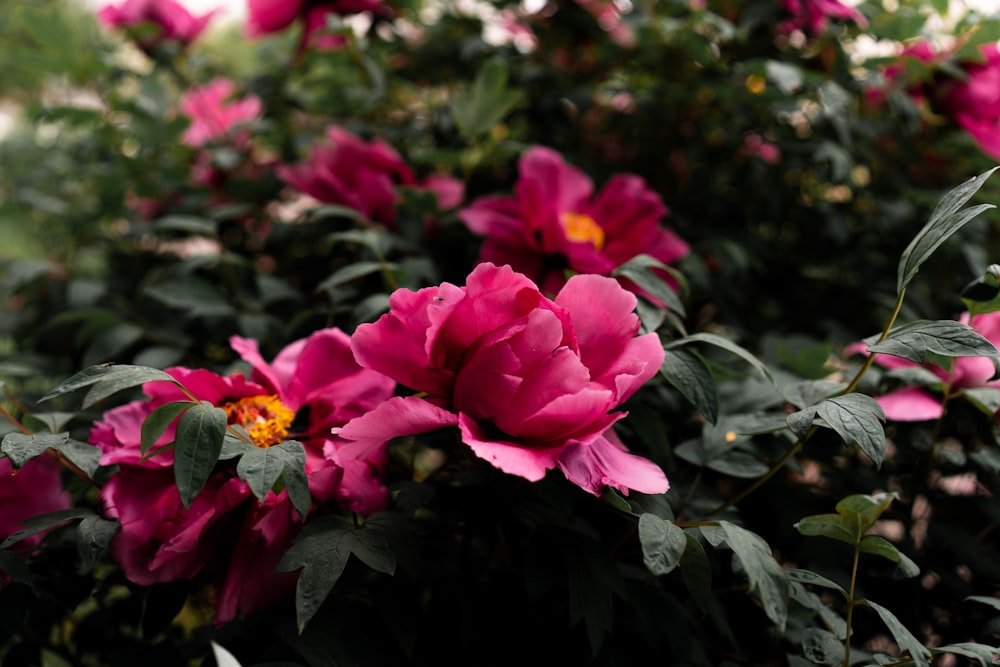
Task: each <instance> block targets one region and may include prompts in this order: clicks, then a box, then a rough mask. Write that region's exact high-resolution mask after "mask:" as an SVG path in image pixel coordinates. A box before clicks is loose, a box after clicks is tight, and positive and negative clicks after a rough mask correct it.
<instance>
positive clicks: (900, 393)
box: [875, 387, 944, 422]
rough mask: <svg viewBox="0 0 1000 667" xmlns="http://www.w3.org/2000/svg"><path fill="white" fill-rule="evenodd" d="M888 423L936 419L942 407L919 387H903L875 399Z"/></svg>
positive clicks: (942, 412) (941, 412)
mask: <svg viewBox="0 0 1000 667" xmlns="http://www.w3.org/2000/svg"><path fill="white" fill-rule="evenodd" d="M875 400H876V401H878V404H879V405H880V406H881V407H882V412H884V413H885V418H886V419H887V420H889V421H898V422H917V421H925V420H929V419H938V418H939V417H941V415H942V414H944V406H943V405H942V404H941V401H939V400H937V399H936V398H934V397H933V396H931V395H930V394H928V393H927V392H926V391H924V390H923V389H921V388H919V387H904V388H902V389H897V390H896V391H893V392H889V393H888V394H886V395H884V396H878V397H876V398H875Z"/></svg>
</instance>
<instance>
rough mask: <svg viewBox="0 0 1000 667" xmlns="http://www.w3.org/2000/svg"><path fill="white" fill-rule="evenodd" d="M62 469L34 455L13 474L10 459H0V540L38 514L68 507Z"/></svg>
mask: <svg viewBox="0 0 1000 667" xmlns="http://www.w3.org/2000/svg"><path fill="white" fill-rule="evenodd" d="M61 473H62V466H60V465H59V463H58V462H57V461H56V460H55V459H53V458H50V457H48V456H44V455H43V456H36V457H35V458H33V459H31V460H29V461H27V462H26V463H25V464H24V466H23V467H22V468H21V469H20V470H18V471H16V472H15V471H14V468H13V466H12V465H11V463H10V459H7V458H2V459H0V507H3V512H0V541H3V540H4V539H6V538H7V537H8V536H10V535H11V534H12V533H16V532H17V531H18V530H20V529H21V528H22V527H23V526H21V522H22V521H25V520H27V519H30V518H32V517H35V516H38V515H40V514H48V513H49V512H58V511H59V510H65V509H69V508H70V505H71V503H70V497H69V494H68V493H66V491H65V490H64V489H63V486H62V475H61ZM43 535H44V533H38V534H35V535H31V536H30V537H26V538H25V539H23V540H21V542H19V544H20V545H22V546H25V547H32V546H35V545H36V544H38V543H39V542H40V541H41V539H42V537H43Z"/></svg>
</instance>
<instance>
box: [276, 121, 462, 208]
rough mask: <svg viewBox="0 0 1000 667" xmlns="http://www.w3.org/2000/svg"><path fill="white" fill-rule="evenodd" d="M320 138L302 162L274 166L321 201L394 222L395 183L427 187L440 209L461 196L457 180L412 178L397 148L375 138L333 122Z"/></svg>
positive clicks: (456, 200) (281, 174)
mask: <svg viewBox="0 0 1000 667" xmlns="http://www.w3.org/2000/svg"><path fill="white" fill-rule="evenodd" d="M326 137H327V139H328V143H325V144H319V145H317V146H316V147H315V148H314V149H313V150H312V152H311V153H310V154H309V156H308V157H307V158H306V159H305V161H303V162H299V163H298V164H294V165H282V166H279V167H278V168H277V173H278V176H279V177H280V178H281V179H282V180H284V181H285V182H286V183H288V184H289V185H290V186H292V187H293V188H295V189H296V190H298V191H300V192H303V193H305V194H307V195H310V196H311V197H314V198H315V199H317V200H319V201H321V202H325V203H327V204H339V205H342V206H347V207H349V208H353V209H354V210H356V211H358V212H359V213H361V214H362V215H364V216H365V217H366V218H367V219H369V220H372V221H375V222H379V223H382V224H384V225H389V226H391V225H392V224H393V223H394V222H395V221H396V204H397V203H398V202H399V199H400V197H399V193H398V192H397V190H396V188H397V186H410V187H415V188H419V189H425V190H429V191H431V192H433V193H435V194H436V195H437V197H438V202H439V205H440V206H441V208H451V207H453V206H457V205H458V204H459V203H461V201H462V197H463V195H464V185H463V184H462V182H461V181H458V180H457V179H454V178H451V177H448V176H444V175H441V174H436V175H432V176H430V177H428V178H427V179H425V180H423V181H420V182H417V180H416V178H415V177H414V174H413V171H412V170H411V169H410V167H409V166H407V164H406V163H405V162H404V161H403V158H402V157H400V155H399V153H397V152H396V150H395V149H394V148H393V147H392V146H390V145H389V144H387V143H386V142H385V141H383V140H381V139H375V140H373V141H371V142H366V141H365V140H364V139H362V138H361V137H358V136H357V135H355V134H352V133H351V132H348V131H347V130H345V129H343V128H341V127H337V126H331V127H329V128H327V130H326Z"/></svg>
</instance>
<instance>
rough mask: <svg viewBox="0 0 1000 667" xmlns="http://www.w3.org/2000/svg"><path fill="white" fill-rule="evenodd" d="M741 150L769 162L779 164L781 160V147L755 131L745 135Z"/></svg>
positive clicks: (745, 153)
mask: <svg viewBox="0 0 1000 667" xmlns="http://www.w3.org/2000/svg"><path fill="white" fill-rule="evenodd" d="M740 152H741V153H743V154H744V155H752V156H754V157H758V158H760V159H761V160H763V161H764V162H766V163H767V164H778V162H780V161H781V149H780V148H778V147H777V146H776V145H775V144H773V143H771V142H770V141H767V140H766V139H764V137H762V136H760V135H759V134H756V133H754V132H750V133H747V134H745V135H743V147H742V149H741V150H740Z"/></svg>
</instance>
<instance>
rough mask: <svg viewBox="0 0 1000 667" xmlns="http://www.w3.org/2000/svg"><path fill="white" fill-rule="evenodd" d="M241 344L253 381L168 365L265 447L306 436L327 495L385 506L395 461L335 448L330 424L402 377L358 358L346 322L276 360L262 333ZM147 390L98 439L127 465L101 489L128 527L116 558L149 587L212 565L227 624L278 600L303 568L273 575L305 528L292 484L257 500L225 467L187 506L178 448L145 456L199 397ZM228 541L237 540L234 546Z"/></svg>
mask: <svg viewBox="0 0 1000 667" xmlns="http://www.w3.org/2000/svg"><path fill="white" fill-rule="evenodd" d="M231 343H232V346H233V349H234V350H236V351H237V352H238V353H239V354H240V355H241V356H242V357H243V359H244V360H245V361H246V362H248V363H249V364H250V366H251V368H252V369H253V372H252V375H251V378H250V379H247V378H245V377H244V376H242V375H232V376H228V377H222V376H219V375H216V374H215V373H211V372H209V371H207V370H189V369H185V368H172V369H169V370H168V371H167V372H168V373H169V374H170V375H171V376H173V377H174V378H176V379H177V380H178V381H179V382H180V383H181V384H183V385H184V386H185V387H186V388H187V389H188V391H190V392H191V393H192V394H193V395H194V396H195V397H196V398H197V399H198V400H200V401H208V402H209V403H211V404H213V405H216V406H218V407H221V408H222V409H223V410H225V412H226V413H227V414H228V415H229V423H231V424H239V425H240V426H243V427H244V428H245V429H246V430H247V432H248V433H249V434H250V436H251V438H252V439H253V440H254V442H255V444H257V446H259V447H270V446H272V445H276V444H278V443H281V442H283V441H285V440H293V439H294V440H297V441H299V442H301V443H302V444H303V446H304V447H305V450H306V464H305V471H306V475H307V479H308V483H309V490H310V492H311V494H312V496H313V499H314V500H315V501H316V502H320V503H323V502H327V501H334V502H336V503H337V504H338V505H340V506H341V507H344V508H345V509H348V510H351V511H357V512H362V513H365V514H369V513H371V512H375V511H378V510H381V509H383V508H384V507H385V506H386V503H387V497H386V489H385V486H384V484H383V481H382V475H383V474H384V471H385V466H386V465H387V461H384V460H381V459H373V458H359V457H352V456H349V455H345V454H344V453H342V452H340V451H339V450H338V449H337V448H336V447H334V446H330V447H327V445H328V444H330V442H331V440H332V435H331V434H330V429H331V428H333V427H335V426H341V425H343V424H345V423H346V422H347V421H349V420H350V419H352V418H354V417H358V416H359V415H362V414H364V413H365V412H367V411H368V410H370V409H371V408H373V407H374V406H375V405H376V404H378V403H380V402H381V401H383V400H385V399H386V398H388V397H389V396H390V395H391V393H392V391H393V388H394V387H395V383H394V382H393V381H392V380H390V379H389V378H387V377H385V376H383V375H381V374H379V373H376V372H373V371H370V370H367V369H364V368H361V367H360V366H358V364H357V363H356V362H355V361H354V357H353V355H352V353H351V349H350V342H349V338H348V336H347V335H346V334H344V333H343V332H342V331H340V330H338V329H323V330H321V331H317V332H315V333H313V334H312V335H311V336H309V337H308V338H305V339H302V340H299V341H296V342H294V343H292V344H291V345H289V346H288V347H286V348H285V349H283V350H282V351H281V352H280V353H279V354H278V356H277V357H275V359H274V361H272V362H271V363H270V364H268V363H267V362H265V361H264V359H263V358H262V357H261V355H260V353H259V351H258V349H257V344H256V342H254V341H252V340H248V339H245V338H239V337H235V336H234V337H233V338H232V339H231ZM143 389H144V391H145V393H146V394H147V395H148V396H149V399H148V400H142V401H134V402H132V403H128V404H126V405H124V406H121V407H118V408H114V409H112V410H109V411H108V412H107V413H105V415H104V417H103V418H102V420H101V421H99V422H97V424H95V426H94V429H93V430H92V431H91V434H90V442H92V443H93V444H95V445H97V446H98V447H99V448H100V449H101V452H102V456H101V463H102V465H111V464H117V465H118V466H119V470H118V472H117V473H116V474H115V475H114V476H112V478H111V479H110V480H109V481H108V482H107V483H106V484H105V485H104V487H103V488H102V490H101V500H102V501H103V503H104V506H105V510H106V513H107V515H108V516H109V517H111V518H115V519H118V521H119V522H120V524H121V529H120V530H119V532H118V533H117V534H116V535H115V537H114V539H113V540H112V542H111V553H112V555H113V557H114V558H115V560H116V561H117V562H118V563H119V564H120V565H121V567H122V569H123V571H124V572H125V575H126V576H127V577H128V578H129V579H130V580H131V581H133V582H135V583H137V584H139V585H143V586H146V585H151V584H154V583H161V582H167V581H175V580H178V579H189V578H191V577H194V576H195V575H197V574H199V573H200V572H203V571H204V572H206V573H208V574H210V575H211V576H212V577H213V578H214V580H215V581H216V585H217V590H218V606H217V609H216V621H217V622H219V623H222V622H225V621H229V620H231V619H233V618H235V617H236V616H237V614H240V613H243V614H249V613H252V612H253V611H257V610H260V609H263V608H265V607H267V606H268V605H269V604H271V603H272V602H274V601H276V600H277V599H279V598H280V597H282V596H284V595H285V594H287V593H288V592H289V591H290V590H291V589H292V588H293V587H294V582H295V575H294V574H290V573H286V574H275V573H274V568H275V566H276V565H277V563H278V560H279V559H280V558H281V556H282V554H283V553H284V551H285V549H286V548H287V547H288V546H289V545H290V543H291V540H292V539H294V537H295V535H296V534H297V532H298V529H299V528H298V527H299V525H300V524H299V522H298V521H297V520H296V517H297V512H296V510H295V509H294V507H293V506H292V503H291V501H290V500H289V498H288V493H287V491H286V490H282V491H281V492H280V493H277V494H275V493H273V492H272V493H269V494H268V495H267V496H266V497H265V499H264V500H263V501H258V500H257V499H256V497H255V496H254V495H253V493H252V492H251V491H250V488H249V486H248V485H247V484H246V482H244V481H242V480H240V479H239V478H238V477H237V476H236V474H235V472H234V470H233V469H232V468H231V467H229V468H227V467H223V468H222V469H221V470H219V471H218V472H216V473H215V474H213V475H212V476H211V477H210V478H209V480H208V482H207V483H206V484H205V487H204V489H203V490H202V491H201V493H199V494H198V496H197V497H196V498H195V499H194V501H193V502H192V504H191V506H190V507H188V508H185V507H184V505H183V504H182V502H181V499H180V494H179V492H178V490H177V486H176V483H175V481H174V471H173V468H172V464H173V452H172V450H167V451H164V452H161V453H159V454H157V455H155V456H152V457H150V458H147V459H143V458H142V452H141V450H140V437H141V428H142V423H143V421H144V420H145V419H146V417H148V416H149V414H150V413H152V412H153V410H154V409H156V408H157V407H158V406H160V405H163V404H165V403H168V402H171V401H178V400H188V399H187V398H186V396H185V395H184V394H183V393H182V392H181V391H180V389H179V388H178V387H176V386H175V385H173V384H170V383H166V382H152V383H147V384H146V385H145V386H144V387H143ZM175 428H176V425H171V426H170V427H169V428H168V429H167V431H166V432H165V433H164V434H163V436H162V437H161V438H160V439H159V441H158V442H157V443H156V445H155V446H157V447H158V446H161V445H165V444H167V443H169V442H172V441H173V439H174V437H175ZM324 449H325V450H326V451H325V452H324ZM222 539H225V540H232V544H229V543H227V544H225V545H223V544H222V543H221V542H220V540H222ZM223 546H224V547H225V548H220V547H223Z"/></svg>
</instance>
